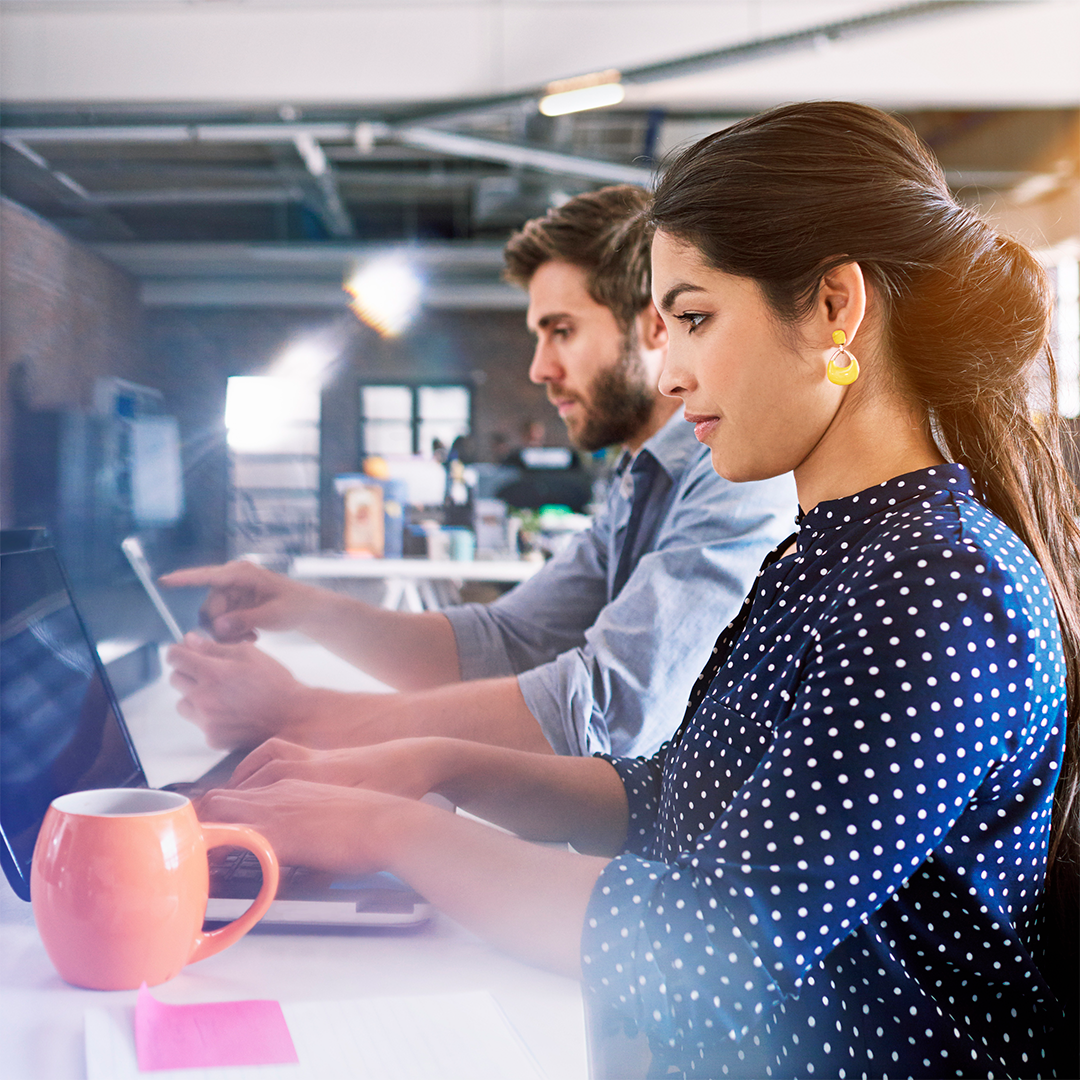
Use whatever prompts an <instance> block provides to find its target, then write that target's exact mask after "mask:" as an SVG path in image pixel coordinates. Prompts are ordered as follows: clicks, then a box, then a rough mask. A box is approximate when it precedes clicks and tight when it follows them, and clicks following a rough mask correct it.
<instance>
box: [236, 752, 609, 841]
mask: <svg viewBox="0 0 1080 1080" xmlns="http://www.w3.org/2000/svg"><path fill="white" fill-rule="evenodd" d="M284 780H304V781H308V782H311V783H319V784H333V785H336V786H339V787H363V788H369V789H372V790H375V791H382V792H385V793H387V794H392V795H399V796H403V797H405V798H410V799H418V798H420V797H421V796H423V795H426V794H427V793H428V792H429V791H434V792H438V793H439V794H441V795H444V796H446V797H447V798H448V799H450V800H451V801H452V802H454V803H456V804H457V805H458V806H461V807H463V808H464V809H466V810H468V811H469V812H470V813H472V814H475V815H477V816H478V817H482V818H484V819H485V820H486V821H491V822H494V823H495V824H497V825H501V826H502V827H503V828H506V829H509V830H510V831H511V832H515V833H517V834H518V835H519V836H522V837H524V838H526V839H530V840H565V841H568V842H569V843H571V844H573V845H574V847H575V848H577V849H578V850H579V851H583V852H589V853H593V854H603V855H613V854H615V853H616V852H617V851H619V850H620V849H621V847H622V844H623V842H624V840H625V838H626V829H627V821H628V808H627V800H626V790H625V788H624V787H623V783H622V780H620V778H619V775H618V773H617V772H616V771H615V769H614V767H613V766H612V765H610V764H609V763H608V762H607V761H604V760H603V759H601V758H567V757H556V756H554V755H551V754H530V753H526V752H524V751H520V750H509V749H506V748H504V747H497V746H488V745H483V744H480V743H472V742H466V741H463V740H460V739H446V738H421V739H398V740H396V741H394V742H388V743H381V744H379V745H377V746H370V747H362V748H356V749H343V750H311V749H309V748H307V747H304V746H298V745H296V744H294V743H288V742H285V741H283V740H281V739H270V740H269V741H267V742H266V743H264V744H263V745H262V746H260V747H258V748H257V749H255V750H254V751H252V753H251V754H249V755H248V756H247V757H246V758H245V759H244V760H243V761H242V762H241V763H240V764H239V765H238V766H237V768H236V771H235V773H234V774H233V777H232V780H231V781H230V787H232V788H235V789H238V790H253V789H256V788H266V787H269V786H270V785H273V784H276V783H278V782H280V781H284Z"/></svg>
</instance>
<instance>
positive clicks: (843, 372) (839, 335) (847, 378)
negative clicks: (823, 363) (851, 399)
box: [825, 330, 859, 386]
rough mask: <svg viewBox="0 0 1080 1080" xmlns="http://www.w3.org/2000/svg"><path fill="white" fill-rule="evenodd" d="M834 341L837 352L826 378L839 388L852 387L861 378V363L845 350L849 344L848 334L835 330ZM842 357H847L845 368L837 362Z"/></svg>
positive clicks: (832, 358)
mask: <svg viewBox="0 0 1080 1080" xmlns="http://www.w3.org/2000/svg"><path fill="white" fill-rule="evenodd" d="M832 339H833V344H834V345H835V346H836V352H835V353H834V354H833V355H832V357H831V358H830V359H829V366H828V367H827V368H826V369H825V376H826V378H828V380H829V382H831V383H835V384H836V385H837V386H850V385H851V384H852V383H853V382H854V381H855V380H856V379H857V378H858V377H859V361H858V360H856V359H855V357H854V356H852V355H851V353H849V352H848V351H847V349H845V348H844V346H845V345H846V344H847V334H845V333H844V331H843V330H834V331H833V335H832ZM841 356H845V357H847V363H846V364H845V365H844V366H843V367H841V366H840V365H839V364H838V363H837V362H836V361H837V359H838V358H839V357H841Z"/></svg>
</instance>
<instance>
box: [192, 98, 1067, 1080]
mask: <svg viewBox="0 0 1080 1080" xmlns="http://www.w3.org/2000/svg"><path fill="white" fill-rule="evenodd" d="M652 216H653V219H654V223H655V225H656V230H657V231H656V237H655V241H654V246H653V290H654V296H655V299H656V301H657V306H658V307H659V309H660V311H661V313H662V314H663V316H664V318H665V321H666V322H667V323H668V326H669V329H670V332H671V335H672V344H671V347H670V351H669V355H668V361H667V364H666V367H665V369H664V373H663V375H662V378H661V390H663V392H664V393H667V394H670V395H673V396H676V397H679V398H681V399H682V400H683V402H684V403H685V407H686V417H687V419H688V420H690V421H691V422H692V423H694V424H695V431H696V434H697V436H698V438H699V439H700V440H701V441H702V442H704V443H706V444H707V445H708V446H709V447H710V449H711V451H712V457H713V464H714V466H715V467H716V469H717V471H718V472H720V473H721V474H722V475H724V476H725V477H728V478H730V479H733V480H748V479H755V478H761V477H766V476H773V475H777V474H779V473H782V472H785V471H787V470H793V471H794V475H795V479H796V483H797V485H798V490H799V500H800V505H801V508H802V516H801V520H800V524H799V531H798V533H797V534H796V535H795V536H794V537H793V538H792V539H791V541H790V542H789V543H787V544H785V545H782V546H781V548H780V549H778V551H777V552H776V553H774V555H773V556H772V557H770V559H769V560H767V562H766V564H765V566H764V567H763V569H762V571H761V574H760V575H759V578H758V581H757V584H756V587H755V590H754V592H753V593H752V595H751V596H750V597H749V598H748V599H747V602H746V604H745V605H744V608H743V611H742V612H741V613H740V616H739V617H738V618H737V619H736V620H735V621H734V622H733V623H732V625H731V626H730V627H728V629H727V630H726V631H725V632H724V633H723V634H722V635H721V637H720V639H719V640H718V642H717V645H716V649H715V650H714V654H713V659H712V661H711V662H710V664H709V666H708V667H707V668H706V670H705V671H704V672H703V673H702V676H701V677H700V679H699V680H698V683H697V684H696V686H695V687H694V689H693V692H692V694H691V699H690V704H689V706H688V708H687V711H686V716H685V719H684V721H683V724H682V727H681V728H680V729H679V731H678V732H677V733H676V735H675V736H674V738H673V739H672V740H671V742H670V743H669V744H667V745H666V746H665V747H664V748H663V749H662V750H661V751H660V753H659V754H658V755H657V756H656V757H655V758H653V759H651V760H645V759H635V760H629V759H623V760H614V759H609V758H603V757H596V758H593V759H586V760H572V759H566V758H553V757H550V756H539V755H528V754H521V753H515V752H512V751H506V750H501V749H498V748H494V747H481V746H476V745H473V744H467V743H459V742H454V741H451V740H416V741H408V742H404V741H403V742H399V743H389V744H385V745H383V746H380V747H374V748H370V749H367V750H341V751H328V752H321V753H315V752H312V751H307V750H303V749H301V748H299V747H294V746H290V745H288V744H283V743H279V742H271V743H268V744H266V745H265V746H264V747H262V748H260V749H259V750H257V751H255V752H254V753H253V754H252V755H251V757H250V758H249V759H248V760H247V761H246V762H245V763H244V764H243V765H242V766H241V769H240V770H238V773H237V775H236V777H235V778H234V781H233V784H234V789H233V790H230V791H225V792H218V793H214V794H213V795H211V796H210V797H209V798H208V800H207V803H206V807H205V812H207V813H209V814H210V815H212V816H216V817H224V818H227V819H229V820H239V821H246V822H250V823H252V824H254V825H255V826H256V827H257V828H259V829H261V830H263V831H265V832H266V834H267V835H268V836H269V837H270V839H271V841H272V843H273V844H274V845H275V847H276V848H277V849H278V851H279V855H280V857H281V858H282V860H283V861H285V862H289V861H290V860H298V859H301V858H302V859H303V860H304V861H305V862H307V863H312V862H313V861H314V862H315V863H316V864H317V865H323V866H326V867H328V868H343V869H344V868H347V869H350V870H356V869H361V868H364V869H366V868H387V869H390V870H393V871H394V872H395V873H397V874H399V875H400V876H401V877H403V878H404V879H405V880H407V881H408V882H409V883H410V884H412V885H414V886H415V887H416V888H417V889H419V890H420V891H421V892H423V893H425V894H426V895H427V896H428V897H429V899H431V900H432V901H433V902H434V903H436V904H437V905H439V906H440V907H442V908H443V909H444V910H445V911H447V912H448V913H449V914H451V915H452V916H454V917H455V918H457V919H459V920H460V921H462V922H464V923H466V924H469V925H472V926H473V927H475V928H477V929H478V930H479V931H480V932H482V933H484V934H485V935H486V936H488V937H489V938H491V939H493V940H495V941H496V942H498V943H500V944H501V945H503V946H504V947H506V948H507V949H509V950H511V951H513V952H515V953H517V954H518V955H520V956H523V957H524V958H526V959H530V960H533V961H535V962H537V963H541V964H545V965H548V966H552V967H555V968H556V969H558V970H562V971H565V972H568V973H573V974H581V975H582V977H583V979H584V981H585V983H586V987H587V991H588V992H589V993H590V994H591V995H592V998H593V1002H594V1011H595V1010H596V1009H598V1010H600V1011H602V1012H606V1013H607V1014H608V1015H610V1016H611V1017H614V1018H616V1019H619V1020H622V1021H623V1022H624V1023H629V1024H630V1025H636V1026H637V1027H638V1028H639V1029H641V1030H644V1031H645V1032H647V1034H648V1036H649V1041H650V1046H651V1049H652V1052H653V1059H654V1062H653V1070H654V1073H655V1074H656V1075H668V1072H669V1070H670V1069H671V1068H672V1067H674V1068H675V1069H676V1070H677V1071H678V1072H680V1073H683V1074H689V1075H701V1076H723V1075H740V1076H751V1077H762V1076H806V1075H817V1076H857V1075H870V1076H883V1075H884V1076H934V1077H940V1076H947V1075H960V1076H990V1075H993V1076H1001V1075H1014V1076H1034V1075H1049V1074H1051V1073H1052V1072H1053V1071H1054V1069H1055V1068H1058V1067H1060V1068H1063V1069H1065V1068H1067V1067H1068V1066H1059V1065H1058V1063H1057V1062H1056V1061H1055V1060H1054V1054H1055V1052H1056V1049H1055V1048H1056V1045H1057V1043H1058V1042H1059V1041H1060V1040H1061V1038H1062V1033H1063V1031H1064V1030H1065V1029H1067V1028H1068V1027H1069V1025H1066V1024H1065V1022H1064V1016H1063V1011H1062V1003H1061V1000H1060V998H1059V996H1058V995H1060V994H1061V993H1062V990H1061V985H1062V984H1063V983H1065V982H1067V980H1063V979H1061V978H1060V977H1059V973H1058V972H1055V971H1052V970H1050V965H1049V963H1048V961H1047V959H1046V955H1044V948H1045V949H1047V951H1048V952H1049V953H1050V954H1053V953H1055V952H1056V953H1058V954H1059V955H1060V954H1061V953H1062V952H1064V953H1065V955H1066V957H1067V958H1068V957H1074V956H1075V941H1072V942H1063V941H1062V940H1061V939H1060V938H1059V937H1057V936H1055V935H1057V934H1059V933H1060V932H1061V931H1060V930H1055V929H1053V928H1052V927H1053V925H1054V924H1053V923H1052V916H1053V914H1054V908H1053V904H1052V903H1051V900H1052V898H1053V897H1057V896H1061V895H1063V894H1064V893H1065V892H1066V891H1067V887H1068V886H1070V885H1073V886H1074V885H1075V880H1076V862H1075V851H1076V847H1075V841H1076V836H1075V830H1076V814H1075V789H1076V774H1075V760H1076V759H1075V738H1076V728H1077V721H1076V700H1077V699H1076V675H1077V664H1078V660H1077V657H1078V655H1080V640H1078V632H1077V628H1078V625H1080V623H1078V618H1077V610H1076V598H1075V595H1074V593H1075V584H1076V580H1077V575H1076V570H1077V551H1078V545H1077V528H1076V525H1075V523H1074V518H1075V514H1076V510H1077V504H1076V499H1075V492H1074V489H1073V487H1072V485H1071V484H1070V483H1069V481H1068V480H1067V478H1066V476H1065V473H1064V471H1063V469H1062V466H1061V459H1060V454H1059V453H1058V451H1057V449H1056V444H1055V442H1054V435H1053V426H1052V424H1051V423H1050V421H1049V420H1046V421H1044V422H1043V423H1042V424H1041V425H1040V424H1037V423H1036V422H1035V419H1034V418H1033V416H1032V415H1031V413H1030V411H1029V408H1028V404H1027V401H1028V389H1029V382H1030V376H1031V373H1032V371H1033V369H1034V368H1035V367H1036V362H1037V361H1040V360H1043V359H1045V361H1046V362H1047V363H1048V364H1050V371H1051V385H1052V379H1053V376H1052V363H1050V360H1049V356H1048V350H1047V347H1046V334H1047V325H1048V311H1049V301H1048V294H1047V288H1046V284H1045V281H1044V279H1043V276H1042V273H1041V271H1040V270H1039V267H1038V266H1037V264H1036V263H1035V261H1034V260H1033V258H1032V257H1031V255H1030V254H1029V253H1028V252H1027V251H1026V250H1024V249H1023V248H1021V247H1020V246H1018V245H1016V244H1014V243H1012V242H1010V241H1007V240H1004V239H1002V238H1000V237H998V236H996V235H995V234H994V233H993V232H992V231H991V230H990V229H989V228H988V227H987V226H986V225H984V224H983V223H982V222H981V221H980V220H979V219H978V218H977V217H975V216H974V215H973V214H971V213H970V212H968V211H966V210H964V209H962V208H961V207H959V206H958V205H957V204H956V203H955V202H954V201H953V200H952V199H951V197H950V196H949V194H948V191H947V189H946V186H945V182H944V179H943V177H942V175H941V172H940V170H939V168H938V167H937V165H936V164H935V163H934V161H933V160H932V158H931V157H930V155H929V154H928V153H927V152H926V151H925V150H924V149H923V148H922V147H921V146H920V145H919V144H918V142H917V140H916V139H915V138H914V137H913V136H912V135H911V134H910V133H909V132H908V131H907V130H906V129H905V128H904V127H902V126H901V125H900V124H898V123H896V122H895V121H893V120H891V119H890V118H888V117H887V116H885V115H884V114H882V113H879V112H877V111H876V110H873V109H869V108H864V107H861V106H856V105H849V104H842V103H811V104H805V105H795V106H789V107H784V108H780V109H776V110H773V111H771V112H768V113H765V114H762V115H761V116H758V117H755V118H752V119H750V120H748V121H745V122H743V123H740V124H737V125H735V126H734V127H732V128H729V129H727V130H726V131H723V132H720V133H718V134H716V135H713V136H710V137H708V138H706V139H704V140H702V141H701V142H700V143H698V144H696V145H695V146H693V147H691V148H690V149H689V150H687V151H686V152H684V153H683V154H682V155H681V156H679V157H678V158H677V159H676V160H675V161H674V162H673V163H672V164H671V166H670V167H669V168H668V170H667V172H666V173H665V175H664V177H663V179H662V181H661V182H660V184H659V187H658V189H657V192H656V196H655V200H654V205H653V210H652ZM853 354H854V357H857V358H858V359H857V360H856V359H854V357H853ZM1063 643H1064V647H1063ZM1066 728H1068V729H1069V732H1070V736H1069V742H1070V748H1069V750H1068V751H1065V749H1064V747H1065V743H1066V737H1065V731H1066ZM1063 760H1064V768H1063V767H1062V764H1063ZM1059 777H1060V779H1059ZM1055 788H1056V792H1057V799H1056V801H1055V798H1054V791H1055ZM429 790H438V791H442V792H443V793H444V794H447V795H449V796H450V797H451V798H453V799H455V800H456V801H457V802H459V803H460V804H462V805H464V806H465V807H466V808H468V809H470V810H473V811H474V812H476V813H477V814H479V815H481V816H484V817H487V818H489V819H491V820H494V821H497V822H499V823H501V824H504V825H506V826H508V827H510V828H511V829H513V830H514V831H516V832H518V833H520V834H521V835H523V836H526V837H532V838H544V839H567V840H569V841H570V842H571V843H572V844H573V845H574V847H575V848H576V849H577V851H578V852H589V853H591V854H576V853H571V852H562V851H555V850H550V849H537V848H534V847H530V846H529V845H526V844H524V843H522V842H521V841H520V840H518V839H517V838H515V837H513V836H507V835H503V834H500V833H496V832H494V831H493V830H490V829H487V828H486V826H483V825H481V824H478V823H476V822H472V821H468V820H463V819H461V818H455V817H454V816H452V815H447V814H442V813H440V812H439V811H438V810H436V809H435V808H433V807H431V806H428V805H427V804H423V803H417V802H410V801H408V800H409V799H410V798H415V797H416V796H418V795H421V794H423V793H424V792H426V791H429ZM387 793H389V794H387ZM613 856H614V857H613ZM1048 860H1049V862H1050V864H1051V875H1050V886H1049V887H1048V886H1047V884H1046V871H1047V864H1048ZM1065 925H1066V926H1068V925H1071V926H1072V927H1073V932H1075V920H1073V921H1072V922H1071V923H1070V921H1069V920H1068V919H1066V920H1065ZM1068 950H1072V952H1069V951H1068ZM1074 969H1075V963H1074V962H1073V963H1072V964H1071V967H1070V966H1069V964H1066V966H1065V969H1064V970H1065V972H1066V973H1067V974H1068V975H1070V976H1071V975H1073V974H1074ZM1048 980H1053V982H1054V985H1053V986H1052V985H1051V983H1050V982H1049V981H1048ZM1065 1034H1066V1038H1067V1039H1068V1040H1074V1039H1075V1036H1074V1034H1073V1033H1072V1031H1071V1030H1068V1031H1066V1033H1065Z"/></svg>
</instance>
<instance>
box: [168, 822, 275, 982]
mask: <svg viewBox="0 0 1080 1080" xmlns="http://www.w3.org/2000/svg"><path fill="white" fill-rule="evenodd" d="M202 831H203V836H204V837H205V838H206V847H207V849H210V848H212V847H220V846H232V847H243V848H247V849H248V851H251V852H253V853H254V854H255V857H256V858H257V859H258V860H259V866H261V867H262V875H263V883H262V888H261V889H260V890H259V895H258V896H256V897H255V899H254V900H253V901H252V903H251V907H249V908H248V909H247V911H245V912H244V914H243V915H241V916H240V917H239V918H238V919H234V920H233V921H232V922H231V923H229V924H228V925H227V926H223V927H221V929H219V930H200V931H199V932H198V933H197V934H196V935H195V944H194V947H193V949H192V953H191V959H190V960H188V963H189V964H193V963H195V961H196V960H205V959H206V958H207V957H208V956H213V955H214V954H215V953H219V952H221V950H222V949H226V948H228V947H229V946H230V945H232V944H233V943H234V942H237V941H239V940H240V939H241V938H242V937H243V936H244V935H245V934H246V933H247V932H248V931H249V930H250V929H251V928H252V927H253V926H254V925H255V924H256V923H257V922H258V921H259V920H260V919H261V918H262V917H263V915H265V914H266V909H267V908H268V907H269V906H270V903H271V901H272V900H273V899H274V897H275V896H276V895H277V889H278V877H279V871H278V861H277V856H276V855H275V854H274V849H273V848H272V847H271V846H270V844H269V842H268V841H267V840H266V839H265V838H264V837H262V836H260V835H259V834H258V833H257V832H256V831H255V830H254V829H249V828H248V827H247V826H246V825H216V824H203V826H202Z"/></svg>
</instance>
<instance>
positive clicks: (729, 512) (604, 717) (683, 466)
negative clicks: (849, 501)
mask: <svg viewBox="0 0 1080 1080" xmlns="http://www.w3.org/2000/svg"><path fill="white" fill-rule="evenodd" d="M642 485H645V487H644V488H642ZM635 487H638V488H639V498H643V499H644V503H643V506H642V512H641V522H640V527H639V528H638V531H637V535H636V538H635V539H634V540H633V543H632V547H631V566H632V569H631V571H630V574H629V577H628V578H627V579H626V582H625V584H624V585H623V586H622V587H621V589H617V588H616V571H617V569H618V566H619V556H620V554H621V553H622V549H623V547H624V543H625V540H626V534H627V525H628V523H629V520H630V512H631V506H632V502H633V494H634V489H635ZM796 508H797V504H796V498H795V484H794V482H793V480H792V478H791V476H790V474H788V475H785V476H782V477H777V478H775V479H772V480H764V481H755V482H754V483H747V484H733V483H730V482H729V481H727V480H724V479H722V478H721V477H719V476H717V474H716V473H715V472H714V471H713V468H712V464H711V462H710V457H709V451H708V448H707V447H704V446H702V445H701V444H700V443H699V442H698V441H697V439H695V438H694V433H693V428H692V427H691V426H690V425H689V424H688V423H687V422H686V421H685V420H683V416H682V410H679V412H677V413H676V414H675V415H674V416H673V417H672V418H671V420H669V421H668V422H667V424H665V426H664V427H663V428H662V429H661V430H660V431H658V432H657V433H656V434H655V435H654V436H653V437H652V438H651V439H649V440H648V441H647V442H646V443H645V444H644V445H643V446H642V448H641V450H640V451H639V453H638V454H637V455H636V456H635V457H634V458H633V459H632V460H631V458H630V455H629V454H624V455H623V458H622V459H621V460H620V462H619V465H618V468H617V472H616V476H615V479H614V482H613V483H612V485H611V489H610V491H609V494H608V498H607V502H606V504H605V506H604V507H603V509H602V510H601V511H600V512H599V513H597V515H596V517H595V519H594V521H593V524H592V526H591V527H590V528H589V529H587V530H586V531H584V532H582V533H578V534H577V535H576V536H575V537H574V540H573V541H572V542H571V543H570V545H569V546H568V547H567V548H566V549H565V550H564V551H562V552H561V553H560V554H559V555H557V556H555V557H554V558H552V559H551V560H550V561H549V562H548V563H547V564H546V565H545V566H544V568H543V569H542V570H541V571H540V572H539V573H537V574H536V575H535V576H534V577H532V578H531V579H530V580H528V581H525V582H523V583H522V584H520V585H518V586H517V587H516V588H514V589H513V590H511V591H510V592H509V593H507V594H506V595H505V596H502V597H500V598H499V599H498V600H496V601H494V602H493V603H491V604H486V605H485V604H465V605H462V606H461V607H453V608H447V609H446V610H445V611H444V612H443V614H444V615H446V617H447V618H448V619H449V620H450V623H451V625H452V626H453V629H454V634H455V637H456V639H457V648H458V656H459V662H460V666H461V677H462V678H463V679H479V678H492V677H498V676H505V675H517V676H518V685H519V686H520V688H521V692H522V695H523V696H524V698H525V703H526V705H527V706H528V708H529V710H530V712H531V713H532V714H533V716H535V717H536V719H537V721H538V722H539V723H540V726H541V727H542V728H543V731H544V734H545V735H546V737H547V739H548V741H549V742H550V743H551V745H552V747H553V748H554V749H555V751H556V752H557V753H560V754H592V753H595V752H598V751H602V752H605V753H613V754H618V755H621V756H629V755H636V754H652V753H654V752H655V751H656V750H657V749H658V748H659V747H660V745H661V744H662V743H663V742H664V741H665V740H666V739H668V738H669V737H670V736H671V734H672V732H673V731H674V730H675V728H676V727H677V726H678V724H679V722H680V721H681V720H682V715H683V711H684V709H685V707H686V699H687V695H688V694H689V692H690V688H691V686H692V685H693V683H694V680H695V679H696V678H697V676H698V674H699V672H700V671H701V669H702V667H704V665H705V662H706V660H707V659H708V656H709V651H710V649H711V648H712V643H713V642H714V641H715V640H716V635H717V634H718V633H719V632H720V631H721V630H722V629H723V628H724V626H726V625H727V623H728V622H729V621H730V620H731V618H732V616H733V615H734V614H735V613H736V611H737V610H738V608H739V605H740V604H741V603H742V600H743V598H744V597H745V596H746V594H747V593H748V592H749V589H750V585H751V583H752V582H753V580H754V575H755V574H756V573H757V571H758V567H759V566H760V565H761V561H762V559H764V558H765V556H766V555H767V554H768V553H769V551H770V550H771V549H772V548H773V547H775V546H776V544H778V543H779V542H780V541H781V540H782V539H783V538H784V537H785V536H786V535H788V534H789V533H791V532H792V531H794V523H795V514H796Z"/></svg>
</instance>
